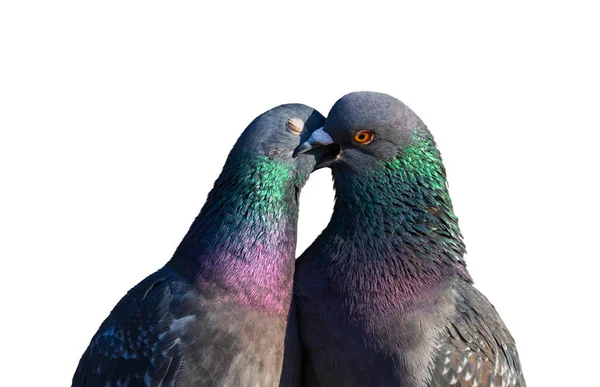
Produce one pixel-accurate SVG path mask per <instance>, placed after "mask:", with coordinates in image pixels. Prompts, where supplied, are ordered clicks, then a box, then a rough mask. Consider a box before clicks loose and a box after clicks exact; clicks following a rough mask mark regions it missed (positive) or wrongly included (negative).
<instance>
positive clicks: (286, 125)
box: [231, 104, 325, 185]
mask: <svg viewBox="0 0 600 387" xmlns="http://www.w3.org/2000/svg"><path fill="white" fill-rule="evenodd" d="M324 123H325V118H324V117H323V115H321V113H319V112H318V111H316V110H315V109H313V108H311V107H309V106H306V105H302V104H286V105H281V106H278V107H275V108H273V109H271V110H269V111H267V112H265V113H263V114H261V115H260V116H258V117H257V118H256V119H255V120H254V121H252V123H250V125H249V126H248V127H247V128H246V130H245V131H244V132H243V133H242V135H241V136H240V138H239V139H238V141H237V143H236V145H235V147H234V148H233V151H232V153H231V155H232V157H237V156H238V155H246V156H250V157H266V158H267V159H269V160H271V161H274V162H276V163H278V164H286V165H287V166H288V167H290V168H291V169H293V170H294V171H295V172H296V175H297V177H298V179H297V181H298V184H300V185H302V184H304V182H305V181H306V180H307V178H308V175H309V174H310V173H311V172H312V170H313V169H314V167H315V166H316V164H317V163H318V161H319V159H320V156H321V155H322V154H323V153H325V150H315V151H314V152H309V153H305V154H298V153H294V150H295V149H296V148H297V147H298V146H299V145H300V144H301V143H302V142H304V141H307V140H308V139H309V138H310V136H311V134H312V133H313V132H314V131H315V130H317V129H318V128H320V127H322V126H323V124H324Z"/></svg>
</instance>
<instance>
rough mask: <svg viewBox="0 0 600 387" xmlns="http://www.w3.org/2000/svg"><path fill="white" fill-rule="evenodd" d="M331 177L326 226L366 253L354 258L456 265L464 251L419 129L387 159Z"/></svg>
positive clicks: (438, 168)
mask: <svg viewBox="0 0 600 387" xmlns="http://www.w3.org/2000/svg"><path fill="white" fill-rule="evenodd" d="M334 179H335V185H336V197H337V200H336V206H335V210H334V215H333V218H332V221H331V224H330V227H337V228H338V230H337V231H336V232H337V233H339V234H341V235H343V237H344V239H345V240H348V241H355V243H357V244H359V245H360V246H357V247H358V249H357V251H358V250H360V251H362V252H364V251H367V254H366V255H365V254H363V256H362V257H359V256H357V257H356V259H357V260H369V259H374V257H382V256H388V255H389V256H395V255H396V256H400V257H402V258H403V259H405V260H406V259H413V260H414V259H423V260H431V261H436V262H439V263H440V264H442V265H443V264H444V263H446V264H450V265H454V264H455V263H456V262H459V261H460V262H462V256H463V254H464V252H465V248H464V244H463V241H462V236H461V234H460V230H459V227H458V219H457V218H456V216H455V215H454V213H453V209H452V202H451V200H450V195H449V193H448V186H447V183H446V173H445V170H444V166H443V163H442V159H441V156H440V153H439V151H438V150H437V148H436V146H435V142H434V140H433V138H432V137H431V135H430V134H429V132H428V131H427V129H426V128H425V127H420V128H419V129H418V130H416V131H415V132H413V135H412V141H411V142H410V143H409V144H408V145H407V146H406V147H405V148H403V149H401V151H400V152H399V153H398V154H397V156H396V157H395V158H394V159H393V160H391V161H382V162H380V164H378V165H377V166H376V167H373V166H368V167H366V168H365V169H364V170H361V171H357V170H356V169H353V170H352V171H345V170H344V169H343V168H340V169H339V170H336V171H334ZM330 231H331V232H333V231H334V230H330ZM369 251H371V252H372V253H373V254H370V253H368V252H369ZM399 253H400V254H399Z"/></svg>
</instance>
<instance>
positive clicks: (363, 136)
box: [354, 130, 373, 145]
mask: <svg viewBox="0 0 600 387" xmlns="http://www.w3.org/2000/svg"><path fill="white" fill-rule="evenodd" d="M354 141H356V142H357V143H358V144H360V145H367V144H368V143H370V142H371V141H373V132H371V131H370V130H361V131H360V132H358V133H356V134H355V135H354Z"/></svg>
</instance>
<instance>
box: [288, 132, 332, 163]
mask: <svg viewBox="0 0 600 387" xmlns="http://www.w3.org/2000/svg"><path fill="white" fill-rule="evenodd" d="M333 143H334V142H333V140H332V139H331V136H330V135H328V134H327V132H325V131H324V130H323V128H319V129H317V130H315V131H314V132H313V133H312V135H311V136H310V138H309V139H308V140H306V141H304V142H303V143H302V144H300V145H299V146H298V148H296V150H295V151H294V156H295V155H297V154H299V153H305V152H308V151H309V150H311V149H315V148H320V147H323V146H327V145H331V144H333Z"/></svg>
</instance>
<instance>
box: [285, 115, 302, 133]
mask: <svg viewBox="0 0 600 387" xmlns="http://www.w3.org/2000/svg"><path fill="white" fill-rule="evenodd" d="M285 127H286V128H287V130H288V131H290V132H292V133H294V134H300V133H302V129H304V121H302V120H301V119H300V118H298V117H292V118H290V119H289V120H287V122H286V123H285Z"/></svg>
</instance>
